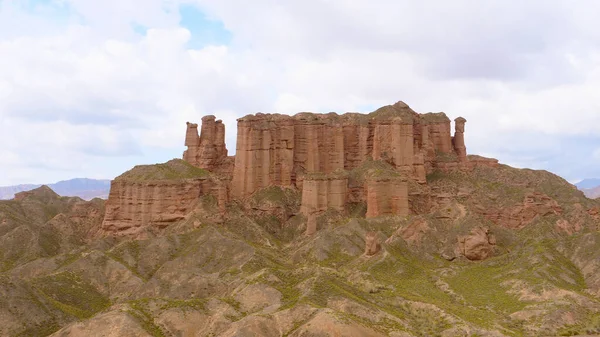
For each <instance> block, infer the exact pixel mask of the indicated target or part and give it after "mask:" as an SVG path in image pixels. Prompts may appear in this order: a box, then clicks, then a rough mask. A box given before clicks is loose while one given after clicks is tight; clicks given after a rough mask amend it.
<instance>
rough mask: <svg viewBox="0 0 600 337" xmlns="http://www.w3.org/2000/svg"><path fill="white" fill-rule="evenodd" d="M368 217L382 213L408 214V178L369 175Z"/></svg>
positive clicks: (367, 187) (367, 186) (367, 190)
mask: <svg viewBox="0 0 600 337" xmlns="http://www.w3.org/2000/svg"><path fill="white" fill-rule="evenodd" d="M365 185H366V186H365V190H366V195H367V218H373V217H378V216H381V215H401V216H406V215H408V186H407V183H406V178H404V177H402V176H397V177H389V176H384V177H369V178H368V179H367V182H366V183H365Z"/></svg>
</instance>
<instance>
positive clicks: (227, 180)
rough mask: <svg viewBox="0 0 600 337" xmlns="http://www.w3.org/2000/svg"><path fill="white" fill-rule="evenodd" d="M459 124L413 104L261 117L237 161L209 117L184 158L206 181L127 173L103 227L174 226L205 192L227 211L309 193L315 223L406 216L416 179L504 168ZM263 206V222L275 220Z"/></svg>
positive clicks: (242, 140) (246, 122)
mask: <svg viewBox="0 0 600 337" xmlns="http://www.w3.org/2000/svg"><path fill="white" fill-rule="evenodd" d="M455 122H456V125H455V130H456V131H455V135H454V137H452V135H451V122H450V119H449V118H448V117H447V116H446V115H445V114H444V113H441V112H440V113H426V114H419V113H416V112H415V111H413V110H412V109H411V108H410V107H409V106H408V105H406V104H405V103H403V102H397V103H395V104H393V105H388V106H384V107H382V108H380V109H377V110H376V111H374V112H372V113H370V114H359V113H346V114H343V115H338V114H336V113H328V114H314V113H299V114H296V115H294V116H287V115H280V114H262V113H257V114H255V115H248V116H245V117H243V118H240V119H238V128H237V132H238V134H237V144H236V155H235V156H234V157H228V156H227V148H226V146H225V126H224V124H223V123H222V121H220V120H217V119H216V117H215V116H205V117H203V118H202V125H201V126H200V133H198V124H193V123H189V122H188V123H187V131H186V138H185V145H186V146H187V150H186V151H185V152H184V154H183V159H184V161H185V162H187V163H188V164H189V165H191V167H195V168H198V169H202V170H206V171H205V172H196V173H197V174H200V175H201V177H200V176H197V175H192V177H188V178H185V179H182V178H181V177H180V174H179V173H176V174H174V177H175V178H174V179H173V177H162V178H166V179H162V178H161V177H157V176H156V175H155V174H151V175H150V176H144V177H143V178H144V179H141V180H139V179H137V178H136V177H133V179H130V178H131V177H119V178H118V179H116V180H115V181H114V182H113V184H112V188H111V192H110V196H109V201H108V203H107V213H106V217H105V220H104V223H103V230H104V231H106V232H107V233H113V234H116V233H121V234H128V235H129V234H132V233H137V231H138V229H139V228H142V227H149V228H158V229H160V228H164V227H166V226H168V225H169V224H171V223H173V222H177V221H179V220H182V219H185V218H186V216H187V215H188V214H189V213H190V212H191V211H192V210H193V209H194V207H195V205H196V204H197V202H198V201H199V200H200V198H201V197H203V196H212V197H214V198H215V199H216V200H217V208H216V210H218V211H219V213H220V214H223V213H225V210H226V205H227V204H228V203H229V202H231V201H234V200H239V201H242V200H250V199H249V198H250V197H251V196H253V195H254V194H256V193H257V192H259V191H261V190H264V189H266V188H270V187H273V186H275V187H281V188H289V189H292V190H294V191H301V193H302V196H301V200H302V202H301V207H300V212H301V213H303V214H304V215H305V216H308V217H311V216H317V215H320V214H321V213H323V212H325V211H328V210H334V211H336V212H339V213H344V212H345V211H346V209H350V208H348V207H347V206H349V205H365V206H366V216H367V217H369V218H371V217H378V216H388V215H400V216H406V215H408V214H409V212H410V208H409V205H410V204H411V203H410V202H409V193H408V184H409V181H410V182H415V183H417V184H421V185H426V184H427V174H429V173H432V172H433V171H434V170H456V169H461V170H471V169H473V168H474V167H476V166H478V165H486V166H491V165H497V161H496V162H493V161H490V160H486V159H483V158H480V157H476V158H470V157H467V153H466V146H465V142H464V125H465V122H466V120H465V119H464V118H460V117H459V118H457V119H456V120H455ZM375 162H376V163H380V164H381V165H380V167H381V166H382V165H383V166H385V167H386V168H385V169H384V171H385V172H384V171H381V172H375V171H377V170H375V171H372V170H371V171H369V172H370V173H368V174H367V175H365V174H366V173H365V169H364V167H365V165H366V166H367V167H368V166H369V165H370V164H368V163H375ZM178 165H179V164H178ZM185 170H188V171H189V168H185ZM185 170H184V171H185ZM366 170H367V171H368V168H367V169H366ZM382 173H384V174H382ZM130 175H131V174H130ZM142 175H143V174H142ZM184 175H185V174H184ZM350 175H353V178H349V176H350ZM421 199H426V198H425V197H424V198H421ZM413 204H415V202H413ZM417 204H418V203H417ZM255 206H256V205H255ZM413 206H414V205H413ZM362 207H364V206H362ZM253 209H255V210H256V212H255V213H257V216H259V215H260V214H262V215H261V216H263V217H264V216H266V215H267V214H270V215H274V214H271V213H273V212H270V211H269V210H264V209H263V208H262V207H258V206H256V207H253ZM413 209H414V210H416V209H417V208H414V207H413ZM295 212H297V210H295ZM259 213H260V214H259ZM279 213H281V214H279ZM279 213H277V215H274V216H276V217H277V218H278V219H279V220H280V221H286V219H287V218H288V217H290V216H292V215H293V214H288V211H287V209H286V211H285V212H279ZM311 224H313V222H312V221H311ZM309 227H310V226H309ZM312 227H314V226H312ZM312 227H311V228H309V229H307V233H309V232H311V231H312V230H313V229H312ZM315 228H316V227H315Z"/></svg>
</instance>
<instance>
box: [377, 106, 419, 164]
mask: <svg viewBox="0 0 600 337" xmlns="http://www.w3.org/2000/svg"><path fill="white" fill-rule="evenodd" d="M413 143H414V135H413V126H412V124H407V123H405V122H404V121H402V120H401V119H400V118H395V119H393V120H391V121H385V122H382V123H378V124H376V125H375V126H374V134H373V159H375V160H384V161H387V162H389V163H390V164H392V165H394V166H395V167H396V169H398V170H400V171H402V172H404V173H407V174H412V172H413V160H414V155H413V150H414V144H413Z"/></svg>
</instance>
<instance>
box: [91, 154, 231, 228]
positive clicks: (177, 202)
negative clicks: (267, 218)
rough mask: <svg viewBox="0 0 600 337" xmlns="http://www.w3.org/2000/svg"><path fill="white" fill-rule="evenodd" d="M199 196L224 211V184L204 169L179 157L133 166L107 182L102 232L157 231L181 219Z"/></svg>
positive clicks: (194, 204) (196, 202)
mask: <svg viewBox="0 0 600 337" xmlns="http://www.w3.org/2000/svg"><path fill="white" fill-rule="evenodd" d="M203 196H210V197H212V198H214V200H216V204H217V205H216V206H217V209H216V210H218V211H220V212H224V210H225V209H224V207H225V204H226V202H227V199H228V196H227V186H226V185H225V184H224V183H223V182H221V181H219V180H218V179H216V178H215V177H212V176H211V175H210V174H209V173H208V172H207V171H204V170H200V169H196V168H194V167H191V166H189V164H187V163H185V162H183V161H181V160H173V161H170V162H168V163H166V164H162V165H151V166H136V168H134V169H133V170H131V171H129V172H126V173H125V174H123V175H121V176H120V177H117V178H116V179H115V180H113V181H112V183H111V189H110V195H109V198H108V201H107V203H106V214H105V216H104V221H103V223H102V231H103V232H104V233H107V234H112V235H116V236H123V235H128V236H131V235H138V234H139V233H140V232H141V231H142V230H145V229H149V230H151V231H156V230H161V229H164V228H165V227H167V226H168V225H170V224H172V223H174V222H176V221H179V220H183V219H185V218H186V216H187V215H188V214H189V213H190V212H191V211H192V210H193V209H194V208H196V206H197V204H198V202H199V200H200V199H201V198H202V197H203Z"/></svg>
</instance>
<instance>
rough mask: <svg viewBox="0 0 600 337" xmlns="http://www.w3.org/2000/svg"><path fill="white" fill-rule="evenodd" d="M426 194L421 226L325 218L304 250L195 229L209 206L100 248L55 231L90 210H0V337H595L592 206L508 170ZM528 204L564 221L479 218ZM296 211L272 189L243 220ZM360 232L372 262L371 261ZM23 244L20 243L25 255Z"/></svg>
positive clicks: (203, 225) (243, 212)
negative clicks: (184, 336)
mask: <svg viewBox="0 0 600 337" xmlns="http://www.w3.org/2000/svg"><path fill="white" fill-rule="evenodd" d="M382 165H384V164H382ZM428 183H429V184H430V188H431V189H432V190H436V191H439V192H437V195H438V197H436V199H440V198H443V199H444V201H442V202H439V201H436V202H433V201H432V202H431V204H430V205H429V206H428V207H431V209H430V212H429V213H428V214H427V215H409V216H406V217H397V216H392V217H380V218H374V219H365V218H363V217H361V216H360V213H361V212H362V211H361V210H360V209H359V208H357V209H355V210H354V212H355V213H354V215H352V214H351V213H350V214H349V215H342V214H336V213H335V212H330V213H325V214H323V215H321V216H319V217H318V219H317V223H318V231H317V233H316V234H315V235H313V236H309V237H306V236H305V235H304V234H303V231H304V229H305V220H303V217H302V216H301V215H300V216H293V217H291V218H289V219H288V220H287V221H286V222H285V223H284V224H283V226H281V227H278V226H273V222H272V221H273V220H271V218H269V217H267V216H265V215H264V214H260V212H256V211H253V210H252V208H250V209H245V208H244V207H243V206H242V207H241V208H240V206H241V205H235V204H233V205H230V206H229V208H228V209H227V212H228V215H227V218H226V220H225V221H223V222H221V223H214V222H213V223H211V222H210V221H207V220H206V217H205V216H204V215H205V214H206V213H207V212H210V210H211V209H212V207H214V206H212V205H213V204H212V202H211V200H205V201H203V202H201V203H200V204H199V205H198V208H197V210H195V211H194V212H193V213H192V214H191V215H190V216H189V217H187V218H186V219H185V220H182V221H179V222H176V223H174V224H172V225H171V226H170V227H169V228H168V229H167V231H166V232H164V233H163V234H162V235H160V236H155V237H148V238H146V239H143V240H137V241H132V240H129V239H120V240H114V239H108V240H107V239H99V238H94V235H93V232H94V230H93V229H92V228H94V227H95V228H99V219H98V220H95V221H92V222H90V223H88V226H91V227H87V228H90V229H89V230H81V229H82V228H81V227H80V226H76V227H70V226H72V225H65V224H69V223H72V222H70V221H73V219H75V218H77V217H74V216H73V214H72V213H70V212H72V211H73V209H74V207H75V205H81V206H78V207H84V205H89V206H86V207H88V208H90V209H91V210H93V209H95V208H94V207H96V206H93V205H94V204H93V203H92V204H86V203H85V202H82V201H76V200H75V199H65V198H60V197H58V196H56V195H55V194H53V193H51V191H48V190H41V191H37V192H35V193H34V194H32V195H27V196H25V197H24V198H23V199H22V200H13V201H5V202H2V204H0V205H1V206H2V207H3V208H2V213H1V214H2V220H1V221H2V224H3V225H2V229H3V231H2V238H1V240H2V243H3V245H2V246H1V247H2V256H3V257H4V260H3V261H4V262H3V263H4V267H3V270H4V272H3V275H2V280H3V281H2V287H3V291H4V292H5V293H6V294H7V296H6V297H4V298H3V299H2V300H1V301H3V302H4V305H3V306H1V307H2V308H7V309H2V310H4V311H3V314H2V317H5V318H4V319H3V323H4V324H3V327H2V329H3V330H2V334H3V335H17V334H19V333H21V334H23V335H38V336H42V335H46V334H47V333H49V332H51V331H52V330H56V329H59V328H60V327H61V326H64V325H65V324H67V325H68V326H67V327H64V328H63V329H62V330H61V331H59V332H57V333H56V334H54V336H78V335H81V336H83V335H85V331H91V330H89V329H92V330H93V331H96V332H97V333H105V334H106V335H110V336H122V335H131V336H134V335H136V336H171V335H174V334H175V335H176V334H178V333H180V332H182V331H188V333H189V334H190V335H197V336H207V335H211V334H212V335H216V336H233V335H236V336H238V335H239V336H259V335H260V336H281V335H288V336H305V335H306V336H308V335H314V334H317V333H318V332H319V331H321V332H322V331H323V329H324V327H328V328H327V329H330V330H329V331H337V332H338V333H340V334H342V335H344V336H377V335H380V336H388V335H389V336H441V335H444V336H459V335H464V336H476V335H477V336H539V335H558V334H561V335H573V334H575V333H586V332H587V333H590V332H594V331H600V301H599V299H598V294H600V277H598V275H600V273H599V271H598V268H599V266H600V264H599V263H598V262H597V261H599V260H598V258H599V257H600V256H598V252H600V249H598V248H599V245H600V235H599V234H598V232H597V230H596V228H595V224H597V222H598V220H597V218H596V217H597V214H598V213H597V212H596V213H594V212H590V211H589V210H593V209H597V208H598V207H599V206H600V205H599V204H598V203H596V202H594V201H591V200H588V199H586V198H584V197H583V195H582V194H581V193H580V192H578V191H576V190H575V189H574V188H573V187H572V186H571V185H570V184H568V183H567V182H566V181H564V180H562V179H561V178H559V177H557V176H554V175H552V174H550V173H547V172H540V171H531V170H518V169H513V168H510V167H507V166H502V167H500V168H499V169H492V168H480V169H476V170H475V171H473V172H472V173H460V172H459V173H442V172H434V173H433V174H431V175H429V176H428ZM532 193H534V194H535V193H539V194H544V195H548V196H550V197H551V198H552V200H554V201H556V202H557V203H558V205H559V206H560V209H561V210H560V211H556V212H552V211H550V210H548V209H545V208H544V207H542V206H543V205H540V208H539V210H537V211H536V212H535V214H533V213H532V216H528V217H520V218H519V219H520V221H525V222H526V223H519V224H518V226H517V225H516V223H512V222H511V225H510V227H515V226H517V227H521V226H522V228H521V229H512V228H506V225H507V223H499V224H498V223H495V222H494V221H493V220H490V219H502V218H503V217H502V216H498V215H497V214H496V213H493V214H492V212H491V211H483V212H482V209H484V210H492V209H493V207H494V206H502V207H504V209H506V210H509V211H507V212H508V213H509V214H511V215H514V214H515V211H514V210H510V207H516V208H519V207H521V206H519V205H522V204H523V201H524V200H526V199H527V196H528V195H531V194H532ZM298 197H299V195H298V194H297V193H295V192H294V191H293V190H287V189H281V188H270V189H267V190H265V191H261V192H259V193H256V194H254V195H253V196H252V197H251V199H250V200H249V204H248V205H252V203H253V202H255V203H257V204H260V205H269V208H268V210H266V209H264V210H263V212H272V211H276V210H278V209H281V208H283V209H294V208H295V207H298V206H297V205H298V204H299V202H300V200H299V199H298ZM547 203H548V204H553V203H552V202H550V201H548V202H547ZM551 208H552V207H550V209H551ZM25 209H27V211H25V212H24V210H25ZM85 209H87V208H85ZM363 211H364V210H363ZM88 214H89V213H88ZM274 214H277V212H275V213H274ZM590 214H591V215H590ZM492 215H493V216H492ZM86 216H87V215H86ZM354 216H358V218H356V217H354ZM511 218H515V217H514V216H509V217H508V218H507V219H511ZM67 219H70V220H67ZM479 227H485V228H486V229H487V230H486V231H484V232H482V231H480V230H478V229H477V228H479ZM69 228H73V229H75V228H78V230H77V231H73V229H69ZM371 232H374V233H376V234H375V237H376V240H377V241H378V242H379V243H380V247H381V250H380V251H377V249H375V250H374V251H370V252H369V254H371V253H373V252H375V254H374V255H372V256H369V255H367V254H365V244H366V241H365V240H366V238H367V236H369V233H371ZM58 233H60V234H58ZM57 234H58V236H57ZM67 234H68V235H67ZM482 235H485V236H487V237H485V241H483V240H481V236H482ZM59 237H60V238H61V239H60V240H58V241H55V240H56V239H52V238H59ZM464 237H467V238H468V240H466V241H468V242H471V244H467V246H468V247H470V248H468V250H467V251H473V252H478V254H480V253H481V252H483V251H486V250H489V254H490V257H489V258H488V259H486V260H485V261H483V262H475V261H470V260H469V259H468V258H466V257H465V256H464V255H463V254H462V253H461V249H464V248H465V246H464V242H465V240H464V239H463V238H464ZM492 237H493V239H491V238H492ZM25 238H28V239H27V240H28V241H25V242H31V243H30V244H27V245H22V244H21V243H22V242H24V241H23V240H24V239H25ZM11 242H19V243H20V244H19V247H23V248H22V249H15V248H16V247H17V246H15V244H14V243H12V244H11ZM461 242H463V243H462V244H461ZM461 245H462V246H461ZM461 247H462V248H461ZM486 247H487V248H486ZM463 251H464V250H463ZM9 252H10V254H9ZM476 255H477V254H476ZM470 256H471V255H470ZM24 298H25V299H27V300H25V301H24V300H23V299H24ZM25 313H28V314H25ZM78 321H79V323H77V322H78ZM68 322H73V323H72V324H70V325H69V324H68Z"/></svg>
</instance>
